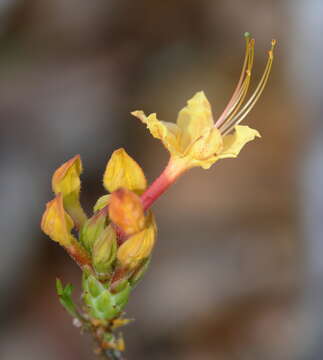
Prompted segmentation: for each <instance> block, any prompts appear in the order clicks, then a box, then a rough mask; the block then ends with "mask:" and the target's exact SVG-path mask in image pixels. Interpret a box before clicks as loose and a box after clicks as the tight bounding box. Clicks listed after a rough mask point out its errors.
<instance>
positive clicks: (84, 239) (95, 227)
mask: <svg viewBox="0 0 323 360" xmlns="http://www.w3.org/2000/svg"><path fill="white" fill-rule="evenodd" d="M106 218H107V215H106V214H105V213H102V212H97V213H95V214H94V215H93V216H92V217H91V218H90V219H89V220H87V221H86V222H85V224H84V225H83V226H82V228H81V231H80V237H79V239H80V242H81V243H82V244H83V245H84V247H85V248H86V249H87V250H88V251H89V252H90V253H91V252H92V248H93V245H94V243H95V241H96V240H97V239H98V237H99V236H100V234H101V233H102V231H103V230H104V228H105V226H106Z"/></svg>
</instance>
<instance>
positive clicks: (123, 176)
mask: <svg viewBox="0 0 323 360" xmlns="http://www.w3.org/2000/svg"><path fill="white" fill-rule="evenodd" d="M103 184H104V186H105V188H106V189H107V190H108V191H109V192H113V191H115V190H117V189H119V188H120V187H123V188H126V189H128V190H132V191H134V192H135V193H137V194H139V195H140V194H142V193H143V192H144V190H145V189H146V187H147V182H146V178H145V175H144V173H143V171H142V169H141V167H140V166H139V165H138V164H137V162H136V161H135V160H134V159H133V158H131V157H130V156H129V155H128V154H127V153H126V151H125V150H124V149H122V148H121V149H118V150H116V151H114V153H113V154H112V156H111V158H110V160H109V162H108V164H107V167H106V170H105V173H104V176H103Z"/></svg>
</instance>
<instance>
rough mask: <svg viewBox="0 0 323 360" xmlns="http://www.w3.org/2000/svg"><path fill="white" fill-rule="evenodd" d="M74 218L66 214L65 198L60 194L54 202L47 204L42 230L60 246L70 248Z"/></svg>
mask: <svg viewBox="0 0 323 360" xmlns="http://www.w3.org/2000/svg"><path fill="white" fill-rule="evenodd" d="M73 225H74V224H73V220H72V218H71V217H70V216H69V215H68V214H67V213H66V212H65V210H64V207H63V198H62V195H61V194H58V195H57V196H56V197H55V198H54V199H53V200H52V201H50V202H48V203H47V204H46V210H45V212H44V215H43V217H42V221H41V229H42V230H43V232H44V233H45V234H47V235H48V236H49V237H50V238H51V239H52V240H54V241H56V242H58V243H59V244H60V245H62V246H65V247H69V246H70V245H71V244H72V242H73V237H72V235H71V230H72V228H73Z"/></svg>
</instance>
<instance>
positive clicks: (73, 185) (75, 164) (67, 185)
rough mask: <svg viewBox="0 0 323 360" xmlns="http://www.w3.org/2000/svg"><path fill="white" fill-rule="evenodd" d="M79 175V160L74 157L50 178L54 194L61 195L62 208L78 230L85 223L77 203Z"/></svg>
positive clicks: (80, 164)
mask: <svg viewBox="0 0 323 360" xmlns="http://www.w3.org/2000/svg"><path fill="white" fill-rule="evenodd" d="M81 173H82V162H81V158H80V156H79V155H76V156H74V157H73V158H72V159H70V160H68V161H67V162H66V163H64V164H63V165H62V166H60V167H59V168H58V169H57V170H56V171H55V173H54V175H53V177H52V188H53V191H54V193H55V194H56V195H57V194H59V193H61V194H62V197H63V202H64V207H65V209H66V211H67V212H68V213H69V214H70V216H71V217H72V218H73V220H74V223H75V225H76V226H77V227H78V228H79V227H80V226H81V225H82V224H83V223H84V222H85V221H86V215H85V213H84V211H83V209H82V207H81V204H80V201H79V196H80V190H81V181H80V174H81Z"/></svg>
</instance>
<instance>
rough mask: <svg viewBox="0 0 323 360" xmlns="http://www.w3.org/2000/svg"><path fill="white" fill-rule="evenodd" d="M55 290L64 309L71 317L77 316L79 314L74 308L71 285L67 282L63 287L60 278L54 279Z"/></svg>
mask: <svg viewBox="0 0 323 360" xmlns="http://www.w3.org/2000/svg"><path fill="white" fill-rule="evenodd" d="M56 291H57V295H58V297H59V301H60V303H61V304H62V306H63V307H64V308H65V310H66V311H67V312H68V313H69V314H71V315H72V316H73V317H77V318H78V317H79V314H78V312H77V309H76V305H75V304H74V302H73V300H72V297H71V296H72V292H73V285H72V284H67V285H66V286H65V288H64V286H63V284H62V282H61V280H60V279H58V278H57V279H56Z"/></svg>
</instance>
